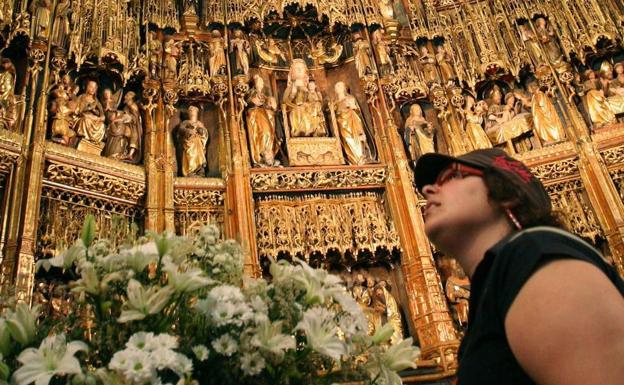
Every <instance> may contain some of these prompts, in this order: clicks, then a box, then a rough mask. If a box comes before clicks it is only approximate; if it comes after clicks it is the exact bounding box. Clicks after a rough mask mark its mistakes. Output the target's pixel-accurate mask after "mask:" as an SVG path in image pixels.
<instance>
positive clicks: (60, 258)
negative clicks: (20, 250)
mask: <svg viewBox="0 0 624 385" xmlns="http://www.w3.org/2000/svg"><path fill="white" fill-rule="evenodd" d="M86 251H87V248H86V247H85V245H84V243H83V242H82V240H81V239H78V240H76V242H74V244H73V245H72V246H71V247H70V248H69V249H67V250H65V251H64V252H62V253H60V254H58V255H56V256H54V257H52V258H49V259H41V260H39V261H37V264H36V265H35V271H37V270H39V269H40V268H42V267H43V268H44V269H45V271H49V270H50V268H51V267H60V268H63V270H68V269H70V268H71V267H72V266H73V264H74V262H77V261H80V260H82V259H84V258H85V252H86Z"/></svg>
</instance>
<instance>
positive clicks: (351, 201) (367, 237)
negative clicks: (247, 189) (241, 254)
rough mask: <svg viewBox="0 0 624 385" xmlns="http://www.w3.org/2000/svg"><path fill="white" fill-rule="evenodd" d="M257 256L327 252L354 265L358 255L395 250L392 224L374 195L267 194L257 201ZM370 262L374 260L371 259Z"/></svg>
mask: <svg viewBox="0 0 624 385" xmlns="http://www.w3.org/2000/svg"><path fill="white" fill-rule="evenodd" d="M255 217H256V226H257V230H256V231H257V242H258V250H259V251H258V254H259V255H260V256H266V257H274V258H277V257H278V256H279V255H284V254H287V255H290V256H299V257H303V258H306V259H309V257H310V255H311V254H313V253H321V254H323V255H325V254H327V253H328V252H330V251H333V252H338V253H339V254H341V255H342V256H343V258H346V254H349V255H350V256H352V258H354V259H355V261H357V258H358V254H359V253H360V252H362V251H365V250H366V251H368V252H371V253H373V254H374V253H375V252H376V251H378V250H381V249H384V250H387V251H388V252H391V251H393V250H394V249H397V250H398V249H399V248H400V246H399V239H398V234H397V233H396V229H395V228H394V223H393V222H392V220H391V219H390V218H389V216H388V214H387V212H386V209H385V207H384V202H383V197H382V195H381V194H378V193H352V194H347V195H308V196H303V197H298V198H286V197H280V196H267V197H262V198H259V199H258V200H257V201H256V208H255ZM370 262H372V261H370Z"/></svg>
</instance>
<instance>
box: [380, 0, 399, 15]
mask: <svg viewBox="0 0 624 385" xmlns="http://www.w3.org/2000/svg"><path fill="white" fill-rule="evenodd" d="M378 4H379V13H381V17H382V18H383V19H384V20H394V19H395V16H394V7H393V6H392V0H379V3H378Z"/></svg>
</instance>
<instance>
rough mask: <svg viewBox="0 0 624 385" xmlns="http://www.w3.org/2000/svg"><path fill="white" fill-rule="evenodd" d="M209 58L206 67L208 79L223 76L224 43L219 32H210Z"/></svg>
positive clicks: (224, 63)
mask: <svg viewBox="0 0 624 385" xmlns="http://www.w3.org/2000/svg"><path fill="white" fill-rule="evenodd" d="M209 44H210V57H209V58H208V65H209V67H210V77H213V76H217V75H224V74H225V66H226V63H227V62H226V60H225V42H224V40H223V37H221V31H219V30H218V29H214V30H212V33H211V39H210V43H209Z"/></svg>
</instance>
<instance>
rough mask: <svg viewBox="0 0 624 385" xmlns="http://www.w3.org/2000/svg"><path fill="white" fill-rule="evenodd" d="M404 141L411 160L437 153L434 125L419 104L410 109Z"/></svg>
mask: <svg viewBox="0 0 624 385" xmlns="http://www.w3.org/2000/svg"><path fill="white" fill-rule="evenodd" d="M403 140H404V141H405V144H406V145H407V151H408V154H409V157H410V159H411V160H417V159H418V158H419V157H420V156H422V155H424V154H427V153H430V152H435V145H434V129H433V125H432V124H431V123H430V122H428V121H427V120H426V119H425V117H424V116H423V111H422V107H420V105H419V104H416V103H415V104H412V106H411V107H410V110H409V116H408V117H407V119H406V120H405V132H404V134H403Z"/></svg>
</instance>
